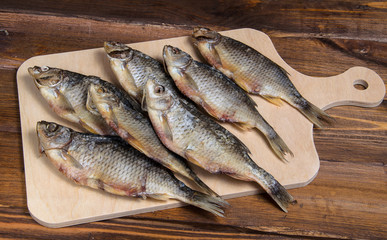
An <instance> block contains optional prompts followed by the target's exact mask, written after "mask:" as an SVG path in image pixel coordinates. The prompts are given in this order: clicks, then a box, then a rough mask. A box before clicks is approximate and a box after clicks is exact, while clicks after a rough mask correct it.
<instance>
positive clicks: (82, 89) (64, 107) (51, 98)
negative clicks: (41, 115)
mask: <svg viewBox="0 0 387 240" xmlns="http://www.w3.org/2000/svg"><path fill="white" fill-rule="evenodd" d="M28 72H29V74H30V75H31V76H32V77H33V78H34V80H35V85H36V86H37V88H38V89H39V91H40V93H41V94H42V96H43V97H44V98H45V100H46V101H48V103H49V105H50V107H51V109H53V110H54V112H55V113H56V114H58V115H59V116H60V117H62V118H65V119H67V120H69V121H71V122H75V123H78V124H80V125H81V126H82V127H83V128H85V129H86V130H87V131H89V132H92V133H98V134H102V135H111V134H114V131H113V130H112V129H111V128H110V127H109V126H108V125H107V124H106V123H105V121H104V119H103V118H102V116H101V115H99V114H98V115H96V114H93V113H91V112H89V111H88V110H87V109H86V100H87V88H88V86H89V85H90V83H98V82H99V81H102V80H101V79H99V78H98V77H94V76H85V75H83V74H79V73H75V72H71V71H67V70H63V69H59V68H51V67H38V66H35V67H30V68H28Z"/></svg>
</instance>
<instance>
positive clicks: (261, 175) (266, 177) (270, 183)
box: [253, 166, 297, 212]
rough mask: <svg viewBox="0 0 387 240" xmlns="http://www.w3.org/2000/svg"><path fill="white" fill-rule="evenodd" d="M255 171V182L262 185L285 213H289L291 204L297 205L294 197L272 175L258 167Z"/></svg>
mask: <svg viewBox="0 0 387 240" xmlns="http://www.w3.org/2000/svg"><path fill="white" fill-rule="evenodd" d="M254 170H255V171H254V172H253V175H254V180H255V181H256V182H257V183H258V184H259V185H261V187H262V188H263V189H264V190H265V191H266V192H267V193H268V194H269V195H270V197H271V198H273V200H274V201H275V202H276V203H277V204H278V205H279V207H280V208H281V209H282V210H283V211H284V212H288V210H287V208H288V206H289V203H290V204H296V203H297V201H296V200H295V199H294V198H293V196H292V195H290V193H288V191H287V190H286V189H285V188H284V186H282V185H281V184H280V183H279V182H278V181H277V180H276V179H275V178H274V177H273V176H272V175H271V174H270V173H268V172H266V171H265V170H264V169H262V168H260V167H258V166H256V168H255V169H254Z"/></svg>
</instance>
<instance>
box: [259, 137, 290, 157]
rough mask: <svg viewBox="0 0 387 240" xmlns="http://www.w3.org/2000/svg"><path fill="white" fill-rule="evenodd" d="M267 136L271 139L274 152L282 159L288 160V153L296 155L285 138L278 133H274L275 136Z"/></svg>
mask: <svg viewBox="0 0 387 240" xmlns="http://www.w3.org/2000/svg"><path fill="white" fill-rule="evenodd" d="M266 138H267V140H268V141H269V143H270V146H271V148H272V149H273V151H274V153H275V154H276V155H277V157H279V158H280V159H281V160H282V161H285V162H287V160H286V159H285V155H286V154H290V155H291V156H292V157H293V156H294V154H293V152H292V151H291V150H290V149H289V147H288V146H287V145H286V143H285V142H284V140H282V138H281V137H280V136H279V135H278V134H277V133H276V134H274V136H266Z"/></svg>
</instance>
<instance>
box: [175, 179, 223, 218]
mask: <svg viewBox="0 0 387 240" xmlns="http://www.w3.org/2000/svg"><path fill="white" fill-rule="evenodd" d="M181 189H182V190H183V191H184V192H185V193H188V194H184V196H174V198H176V199H179V200H180V201H182V202H185V203H188V204H191V205H194V206H196V207H199V208H201V209H204V210H206V211H209V212H210V213H212V214H214V215H216V216H219V217H224V211H223V209H222V208H225V207H227V206H229V205H230V204H228V203H227V202H226V201H225V200H223V199H222V198H220V197H214V196H210V195H207V194H204V193H201V192H197V191H194V190H192V189H189V188H188V187H186V186H184V187H181Z"/></svg>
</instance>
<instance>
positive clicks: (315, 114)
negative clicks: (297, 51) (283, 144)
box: [192, 27, 331, 127]
mask: <svg viewBox="0 0 387 240" xmlns="http://www.w3.org/2000/svg"><path fill="white" fill-rule="evenodd" d="M192 40H193V43H194V45H195V46H196V47H197V49H198V50H199V52H200V53H201V55H202V56H203V57H204V58H205V60H206V61H207V62H208V63H209V64H210V65H212V66H214V67H215V68H217V69H218V70H220V71H221V72H223V73H224V74H225V75H226V76H228V77H229V78H231V79H232V80H234V81H235V83H237V84H238V85H239V86H240V87H241V88H243V89H244V90H245V91H246V92H248V93H252V94H257V95H260V96H262V97H263V98H265V99H266V100H268V101H270V102H272V103H275V104H277V105H279V104H280V103H281V101H282V100H283V101H286V102H287V103H289V104H290V105H292V106H293V107H295V108H296V109H297V110H299V111H300V112H301V113H302V114H303V115H304V116H305V117H306V118H308V119H309V121H311V122H312V123H314V124H315V125H316V126H318V127H323V123H324V122H328V123H329V122H330V121H331V117H330V116H329V115H328V114H326V113H325V112H324V111H322V110H321V109H319V108H318V107H317V106H315V105H313V104H312V103H310V102H308V101H307V100H306V99H305V98H304V97H303V96H302V95H301V94H300V93H299V92H298V90H297V89H296V87H295V86H294V85H293V83H292V82H291V80H290V78H289V77H288V73H287V72H286V71H285V70H284V69H283V68H282V67H280V66H279V65H277V64H276V63H275V62H273V61H272V60H270V59H269V58H267V57H265V56H264V55H262V54H261V53H259V52H258V51H256V50H255V49H253V48H251V47H249V46H247V45H246V44H244V43H242V42H239V41H237V40H235V39H232V38H229V37H226V36H222V35H221V34H219V33H217V32H216V31H212V30H211V29H208V28H203V27H196V28H194V30H193V34H192Z"/></svg>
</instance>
